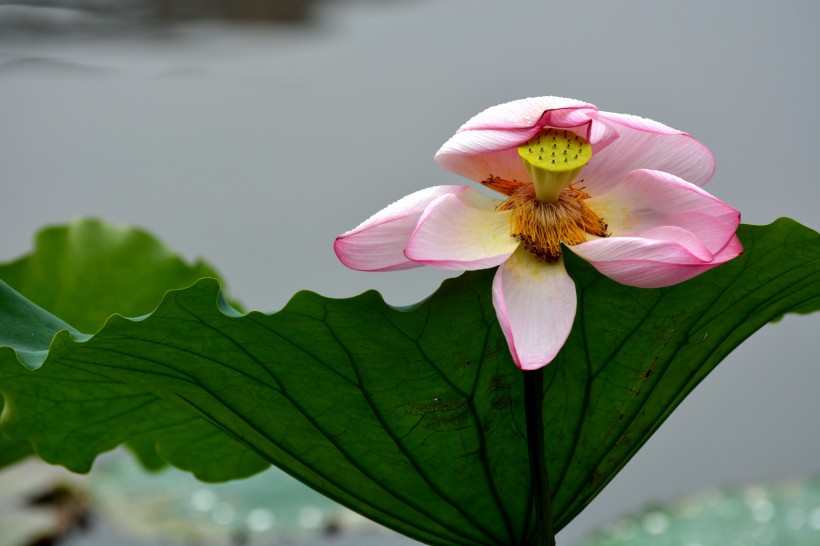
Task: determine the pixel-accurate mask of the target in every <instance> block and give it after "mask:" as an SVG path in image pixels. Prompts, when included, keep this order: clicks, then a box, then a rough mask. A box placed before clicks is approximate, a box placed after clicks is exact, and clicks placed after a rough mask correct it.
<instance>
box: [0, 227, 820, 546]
mask: <svg viewBox="0 0 820 546" xmlns="http://www.w3.org/2000/svg"><path fill="white" fill-rule="evenodd" d="M739 236H740V237H741V240H742V241H743V244H744V248H745V249H746V252H745V254H744V255H743V256H741V257H740V258H738V259H736V260H734V261H732V262H730V263H728V264H726V265H724V266H721V267H718V268H716V269H715V270H712V271H710V272H708V273H706V274H704V275H701V276H700V277H697V278H696V279H693V280H691V281H689V282H687V283H684V284H682V285H678V286H675V287H670V288H666V289H658V290H641V289H635V288H629V287H625V286H621V285H618V284H616V283H614V282H612V281H609V280H608V279H606V278H604V277H602V276H601V275H600V274H598V273H597V272H596V271H595V270H594V269H592V268H591V267H590V266H588V265H587V264H586V263H584V262H582V261H580V260H577V259H573V257H572V256H571V253H570V255H569V256H568V257H567V266H568V268H569V270H570V273H571V275H572V276H573V277H574V279H575V281H576V284H577V287H578V292H579V294H578V296H579V300H578V301H579V306H578V313H577V315H576V320H575V325H574V328H573V332H572V334H571V336H570V338H569V340H568V342H567V344H566V346H565V347H564V349H563V350H562V352H561V353H560V355H559V357H558V358H557V359H556V361H555V362H553V363H552V364H550V365H549V366H548V367H547V368H546V369H545V378H544V380H545V394H544V397H545V405H544V411H543V419H544V426H545V444H546V445H545V450H546V454H547V460H548V464H547V466H548V474H549V479H550V485H551V490H552V497H553V498H552V502H553V513H554V515H555V519H556V530H557V529H560V528H561V527H563V526H564V525H566V524H567V523H568V522H569V521H570V520H571V519H572V517H574V515H576V514H577V513H578V512H579V511H580V510H581V509H582V508H583V507H584V506H585V505H586V504H587V503H589V502H590V500H591V499H592V498H593V497H594V496H595V495H596V494H597V493H598V492H599V491H600V490H601V488H603V486H604V485H605V484H606V483H607V482H608V481H609V480H610V479H611V478H612V477H613V476H614V475H615V473H616V472H617V471H618V470H619V469H620V468H621V467H622V466H623V465H624V464H625V463H626V462H627V461H628V460H629V458H630V457H631V456H632V455H633V454H634V453H635V452H636V451H637V449H638V448H639V447H640V446H641V445H642V444H643V443H644V442H645V441H646V440H647V439H648V438H649V436H650V435H651V434H652V432H654V430H655V429H656V428H657V427H658V426H659V425H660V424H661V423H662V422H663V420H664V419H665V418H666V417H667V416H668V415H669V414H670V412H671V411H672V410H673V409H674V407H675V406H677V404H679V403H680V401H681V400H682V399H683V398H684V397H685V396H686V394H687V393H688V392H690V391H691V390H692V389H693V388H694V387H695V385H696V384H697V383H698V382H699V381H700V380H701V379H703V377H704V376H705V375H706V374H707V373H708V372H709V371H710V370H711V369H713V368H714V366H715V365H717V363H718V362H719V361H720V360H721V359H722V358H723V357H725V356H726V354H728V353H729V351H731V350H732V349H733V348H734V347H736V346H737V345H738V344H739V343H740V342H741V341H743V339H745V338H746V337H747V336H749V335H750V334H751V333H753V332H754V331H755V330H757V329H758V328H760V327H761V326H763V325H764V324H766V323H767V322H769V321H771V320H773V319H776V318H778V317H780V316H782V315H783V314H784V313H788V312H803V313H806V312H811V311H814V310H817V309H818V308H820V244H818V242H820V241H818V238H820V236H818V234H817V233H815V232H813V231H811V230H809V229H807V228H804V227H802V226H800V225H799V224H796V223H795V222H792V221H789V220H781V221H778V222H776V223H775V224H772V225H770V226H766V227H749V226H743V227H742V229H741V230H740V232H739ZM492 275H493V272H492V271H479V272H473V273H467V274H465V275H462V276H461V277H459V278H458V279H454V280H450V281H446V282H445V283H444V284H443V285H442V287H441V288H440V289H439V290H438V291H437V292H436V293H435V294H433V295H432V296H431V297H430V298H428V299H427V300H425V301H423V302H421V303H420V304H418V305H416V306H415V307H413V308H411V309H404V310H399V309H394V308H391V307H389V306H388V305H386V304H385V303H384V302H383V300H382V299H381V297H380V296H379V295H378V294H376V293H374V292H368V293H365V294H363V295H361V296H358V297H356V298H351V299H348V300H333V299H327V298H323V297H321V296H318V295H316V294H312V293H306V292H303V293H299V294H297V295H296V296H295V297H294V298H293V299H292V300H291V301H290V302H289V303H288V305H287V306H286V307H285V308H284V309H283V310H282V311H279V312H278V313H275V314H273V315H263V314H261V313H255V312H254V313H250V314H247V315H240V314H239V313H237V312H236V311H234V310H233V309H232V308H231V307H229V306H228V305H227V304H226V303H225V301H224V300H223V299H222V297H221V294H220V293H219V287H218V284H217V283H216V282H215V281H212V280H203V281H200V282H198V283H197V284H196V285H194V286H192V287H191V288H188V289H185V290H181V291H174V292H171V293H169V294H168V295H167V296H166V298H165V299H164V300H163V303H162V304H161V305H160V306H159V308H157V309H156V310H155V311H154V312H153V313H152V314H151V315H150V316H147V317H145V318H143V319H140V320H129V319H125V318H122V317H119V316H114V317H112V318H111V319H109V321H108V322H107V323H106V325H105V326H104V327H103V328H102V330H101V331H100V332H98V333H97V334H96V335H94V336H85V335H79V334H76V333H72V332H71V331H61V332H59V333H58V334H57V335H56V336H55V337H54V339H53V341H52V342H51V345H50V348H49V351H48V354H47V355H45V354H42V353H31V352H28V353H27V352H25V351H26V349H27V348H29V349H30V347H27V346H25V345H21V340H20V339H19V338H18V337H15V336H11V337H8V336H6V333H5V332H0V336H3V339H0V342H2V344H3V345H8V346H9V347H11V348H5V349H0V391H1V392H2V393H3V395H4V396H5V398H6V404H7V406H6V408H5V409H4V413H3V417H2V424H3V427H4V430H5V431H6V432H7V433H8V434H10V435H12V436H15V437H17V436H19V437H27V438H28V439H29V440H31V441H32V442H33V443H34V445H35V446H36V449H37V452H38V453H39V454H40V455H41V456H42V457H43V458H45V459H46V460H48V461H51V462H54V463H59V464H63V465H65V466H67V467H68V468H70V469H73V470H76V471H80V472H83V471H87V470H88V469H89V468H90V465H91V463H92V461H93V459H94V457H95V456H96V455H97V454H99V453H101V452H103V451H105V450H108V449H111V448H113V447H114V446H116V445H117V444H119V443H122V442H125V441H129V440H131V441H133V440H135V439H136V440H137V441H138V442H139V443H140V444H141V445H153V446H155V449H156V453H158V454H159V456H161V457H162V458H164V459H166V460H168V461H169V462H171V463H172V464H174V465H176V466H179V467H180V468H184V469H188V470H191V471H192V472H194V473H195V474H196V475H197V476H198V477H200V478H201V479H204V480H224V479H230V478H239V477H243V476H247V475H249V474H250V473H253V472H255V471H258V470H260V469H262V468H264V467H265V466H266V465H267V464H268V463H272V464H276V465H278V466H280V467H281V468H283V469H285V470H287V471H288V472H289V473H291V474H292V475H294V476H296V477H298V478H299V479H300V480H302V481H304V482H305V483H308V484H309V485H311V486H312V487H314V488H316V489H318V490H319V491H322V492H324V493H325V494H327V495H329V496H330V497H332V498H334V499H335V500H337V501H339V502H341V503H342V504H345V505H347V506H349V507H351V508H353V509H354V510H357V511H359V512H361V513H362V514H364V515H366V516H368V517H370V518H371V519H374V520H376V521H378V522H380V523H383V524H385V525H387V526H389V527H392V528H394V529H396V530H398V531H400V532H403V533H405V534H407V535H409V536H412V537H414V538H416V539H418V540H421V541H423V542H427V543H430V544H442V545H444V544H464V545H466V544H486V545H494V544H509V545H525V544H533V543H534V538H533V537H534V534H535V523H534V521H533V510H532V506H533V498H532V491H531V488H530V474H529V467H528V461H527V443H526V433H525V424H524V408H523V380H522V373H521V372H520V371H518V370H517V369H516V368H515V367H514V366H513V364H512V361H511V359H510V358H509V355H508V352H507V349H506V343H505V341H504V338H503V336H502V334H501V332H500V330H499V328H498V325H497V323H496V320H495V312H494V310H493V307H492V302H491V293H490V286H491V282H492ZM40 313H41V312H40V311H38V310H37V309H36V307H34V306H33V304H31V303H30V302H28V301H26V300H25V299H24V298H22V297H21V296H19V295H18V294H15V293H14V292H13V291H11V290H9V289H7V288H4V289H3V292H2V294H0V316H10V315H15V316H16V317H17V318H16V319H15V320H23V321H24V322H25V326H26V327H27V328H29V329H30V330H31V331H32V332H35V331H36V332H37V334H36V336H37V338H38V339H46V338H48V337H49V336H50V335H51V334H52V333H53V330H54V326H55V324H53V323H51V322H47V321H46V322H45V323H42V322H43V321H39V322H38V321H37V317H38V316H40ZM28 316H31V317H32V318H31V320H28V319H26V318H25V317H28ZM37 348H39V349H42V348H43V346H42V344H40V345H38V346H37ZM32 354H34V355H35V356H37V355H38V354H39V358H40V360H41V361H43V362H42V366H40V367H39V369H37V370H35V371H31V370H29V369H27V368H26V367H24V366H21V365H20V361H23V362H26V363H28V364H29V365H30V366H31V365H32V364H33V365H34V366H31V367H36V366H37V362H35V361H33V359H32ZM18 359H19V361H18Z"/></svg>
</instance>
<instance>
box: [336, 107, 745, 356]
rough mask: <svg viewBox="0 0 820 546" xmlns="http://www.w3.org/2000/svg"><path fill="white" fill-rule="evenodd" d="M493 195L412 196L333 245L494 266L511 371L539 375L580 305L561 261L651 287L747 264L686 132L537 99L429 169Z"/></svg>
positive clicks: (709, 168) (440, 156)
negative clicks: (740, 261)
mask: <svg viewBox="0 0 820 546" xmlns="http://www.w3.org/2000/svg"><path fill="white" fill-rule="evenodd" d="M435 159H436V161H437V162H438V163H439V165H441V166H442V167H444V168H446V169H449V170H451V171H453V172H455V173H457V174H459V175H461V176H464V177H465V178H469V179H470V180H473V181H475V182H478V183H480V184H482V185H484V186H485V187H487V188H490V189H492V190H495V191H496V192H498V193H500V194H501V198H499V199H493V198H491V197H488V196H487V195H485V193H484V192H482V191H479V190H477V189H474V188H471V187H467V186H435V187H432V188H427V189H424V190H421V191H417V192H415V193H413V194H411V195H408V196H407V197H404V198H403V199H401V200H399V201H397V202H396V203H393V204H392V205H390V206H388V207H387V208H385V209H384V210H382V211H380V212H378V213H376V214H375V215H373V216H372V217H370V218H369V219H367V220H366V221H365V222H364V223H362V224H361V225H360V226H359V227H357V228H356V229H353V230H351V231H348V232H347V233H344V234H342V235H341V236H339V237H338V238H337V239H336V243H335V245H334V249H335V251H336V255H337V256H338V257H339V259H340V260H341V261H342V263H344V264H345V265H346V266H348V267H350V268H352V269H357V270H364V271H392V270H399V269H407V268H410V267H417V266H421V265H429V266H432V267H438V268H445V269H460V270H474V269H485V268H490V267H496V266H498V270H497V272H496V274H495V278H494V281H493V304H494V306H495V310H496V315H497V317H498V322H499V323H500V325H501V328H502V330H503V332H504V335H505V337H506V339H507V343H508V345H509V348H510V352H511V353H512V357H513V360H514V361H515V363H516V365H517V366H518V367H519V368H521V369H524V370H532V369H537V368H540V367H542V366H545V365H546V364H548V363H549V362H551V361H552V360H553V359H554V358H555V356H556V354H557V353H558V351H559V350H560V349H561V347H562V346H563V345H564V343H565V341H566V339H567V337H568V336H569V333H570V330H571V329H572V323H573V321H574V318H575V309H576V301H577V298H576V293H575V285H574V283H573V281H572V278H570V276H569V275H568V274H567V271H566V269H565V267H564V261H563V258H562V253H563V252H564V251H565V249H569V250H570V251H571V252H574V253H575V254H577V255H578V256H580V257H581V258H583V259H585V260H587V261H588V262H589V263H590V264H592V265H593V266H594V267H595V268H596V269H597V270H598V271H600V272H601V273H603V274H604V275H606V276H607V277H609V278H611V279H613V280H615V281H617V282H619V283H622V284H626V285H630V286H636V287H643V288H656V287H661V286H669V285H673V284H677V283H680V282H683V281H686V280H688V279H690V278H692V277H694V276H696V275H699V274H700V273H703V272H704V271H707V270H708V269H711V268H713V267H715V266H717V265H719V264H721V263H723V262H725V261H727V260H730V259H732V258H734V257H735V256H737V255H738V254H740V253H741V252H742V250H743V249H742V247H741V245H740V242H739V241H738V239H737V238H736V236H735V231H736V229H737V227H738V224H739V222H740V214H739V213H738V211H737V210H735V209H733V208H732V207H730V206H728V205H726V204H724V203H722V202H721V201H719V200H718V199H716V198H715V197H713V196H712V195H710V194H708V193H707V192H705V191H703V190H702V189H701V188H700V186H701V185H703V184H705V183H706V182H707V181H708V180H709V179H710V178H711V177H712V174H713V172H714V159H713V157H712V154H711V152H709V150H708V149H707V148H706V147H705V146H704V145H702V144H701V143H699V142H698V141H697V140H695V139H694V138H692V137H691V136H689V135H688V134H686V133H683V132H681V131H677V130H675V129H672V128H670V127H667V126H666V125H663V124H661V123H658V122H656V121H652V120H649V119H644V118H640V117H637V116H631V115H625V114H613V113H610V112H601V111H599V110H598V109H597V108H596V107H595V106H593V105H591V104H587V103H584V102H581V101H577V100H573V99H565V98H559V97H538V98H529V99H523V100H518V101H513V102H509V103H506V104H501V105H499V106H494V107H492V108H489V109H487V110H485V111H484V112H481V113H480V114H478V115H477V116H475V117H473V118H472V119H471V120H469V121H468V122H467V123H465V124H464V125H462V126H461V128H460V129H459V130H458V131H457V132H456V134H455V135H453V137H452V138H450V140H448V141H447V142H445V143H444V145H443V146H442V147H441V149H440V150H439V151H438V153H437V154H436V157H435Z"/></svg>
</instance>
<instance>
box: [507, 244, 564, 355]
mask: <svg viewBox="0 0 820 546" xmlns="http://www.w3.org/2000/svg"><path fill="white" fill-rule="evenodd" d="M493 305H494V306H495V312H496V315H497V316H498V322H499V323H500V325H501V329H502V331H503V332H504V336H505V337H506V338H507V344H508V345H509V348H510V352H511V353H512V357H513V360H514V361H515V364H516V365H517V366H518V367H519V368H521V369H523V370H534V369H538V368H541V367H543V366H546V365H547V364H549V363H550V362H551V361H552V360H553V359H554V358H555V355H557V354H558V351H560V350H561V347H563V346H564V343H565V342H566V340H567V337H569V333H570V331H571V330H572V323H573V321H574V320H575V309H576V305H577V298H576V295H575V283H574V282H572V279H571V278H570V276H569V275H568V274H567V271H566V269H565V268H564V262H563V260H559V261H558V262H556V263H554V264H550V263H545V262H540V261H538V260H536V259H535V258H534V257H533V256H532V254H530V253H529V252H528V251H526V250H525V249H524V248H523V246H521V247H519V248H518V249H517V250H516V252H515V253H514V254H513V255H512V256H511V257H510V259H509V260H507V261H506V262H504V264H503V265H502V266H501V267H499V268H498V271H497V272H496V274H495V279H494V280H493Z"/></svg>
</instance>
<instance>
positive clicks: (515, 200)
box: [485, 184, 608, 263]
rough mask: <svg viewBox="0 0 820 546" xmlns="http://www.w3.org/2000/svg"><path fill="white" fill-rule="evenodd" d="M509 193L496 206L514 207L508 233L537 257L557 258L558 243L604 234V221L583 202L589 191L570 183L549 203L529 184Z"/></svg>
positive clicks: (556, 259)
mask: <svg viewBox="0 0 820 546" xmlns="http://www.w3.org/2000/svg"><path fill="white" fill-rule="evenodd" d="M485 185H488V184H485ZM493 189H495V188H493ZM499 191H500V190H499ZM502 193H504V192H502ZM508 195H509V197H508V198H507V199H506V200H505V201H504V202H503V203H501V205H499V206H498V210H512V211H514V212H513V215H512V220H511V222H512V225H511V227H510V231H511V233H510V234H511V235H512V236H513V237H514V238H515V239H517V240H519V241H521V243H522V244H523V245H524V248H526V249H527V250H528V251H529V252H530V253H531V254H532V255H533V256H535V257H536V258H537V259H539V260H542V261H546V262H550V263H554V262H557V261H558V260H559V259H560V257H561V243H564V244H566V245H577V244H580V243H583V242H585V241H586V240H587V235H588V234H589V235H595V236H598V237H606V236H607V232H606V230H607V227H608V226H607V225H606V223H605V222H604V221H603V219H602V218H600V217H599V216H598V215H597V214H595V213H594V212H593V211H592V209H590V208H589V206H588V205H587V204H586V203H584V200H586V199H589V197H590V195H589V194H588V193H586V192H585V191H584V190H582V189H579V188H574V187H573V186H572V185H571V184H570V185H569V186H568V187H566V188H565V189H564V190H563V191H561V193H560V194H559V196H558V199H557V200H556V201H553V202H551V203H542V202H540V201H538V200H537V199H536V197H535V188H534V187H533V186H532V184H520V185H519V186H518V187H516V188H515V189H514V190H513V191H512V193H510V194H508Z"/></svg>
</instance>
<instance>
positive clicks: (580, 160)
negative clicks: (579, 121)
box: [518, 129, 592, 203]
mask: <svg viewBox="0 0 820 546" xmlns="http://www.w3.org/2000/svg"><path fill="white" fill-rule="evenodd" d="M518 155H519V156H521V160H522V161H523V162H524V167H525V168H526V169H527V173H528V174H529V175H530V180H532V183H533V186H534V187H535V198H536V199H537V200H538V201H539V202H541V203H553V202H557V201H558V200H559V199H560V196H561V192H562V191H563V190H564V188H566V187H568V186H569V185H570V184H571V183H572V182H574V181H575V178H576V177H577V176H578V173H580V172H581V169H583V168H584V165H586V164H587V163H588V162H589V160H590V158H591V157H592V147H591V146H590V145H589V142H587V140H586V139H585V138H584V137H582V136H580V135H578V134H576V133H574V132H572V131H568V130H561V129H546V130H544V131H541V132H540V133H538V134H537V135H535V136H534V137H533V138H531V139H530V140H528V141H527V142H525V143H524V144H522V145H520V146H519V147H518Z"/></svg>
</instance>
